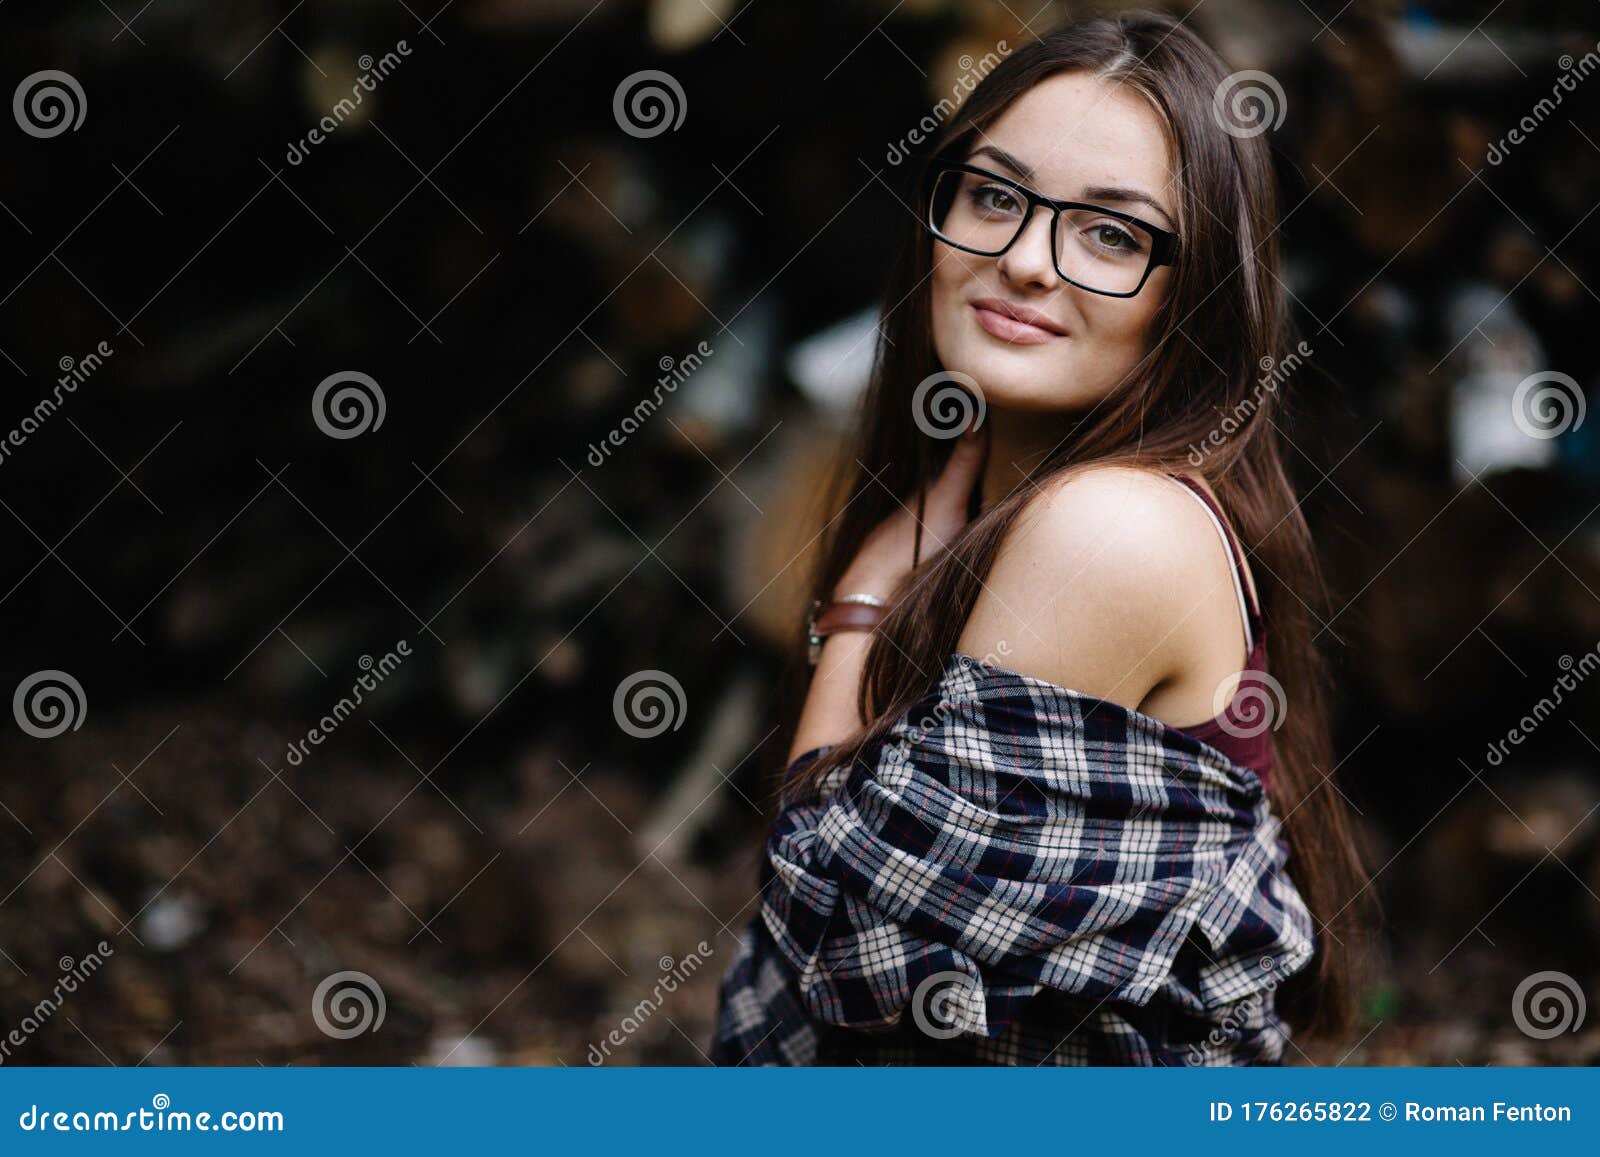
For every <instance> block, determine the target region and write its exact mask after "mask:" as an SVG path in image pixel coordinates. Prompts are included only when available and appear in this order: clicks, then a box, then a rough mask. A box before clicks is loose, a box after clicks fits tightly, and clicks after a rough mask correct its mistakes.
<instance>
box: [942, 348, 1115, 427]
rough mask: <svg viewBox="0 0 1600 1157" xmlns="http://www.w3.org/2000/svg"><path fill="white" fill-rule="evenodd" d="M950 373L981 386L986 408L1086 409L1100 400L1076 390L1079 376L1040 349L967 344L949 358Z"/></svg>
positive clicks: (946, 365)
mask: <svg viewBox="0 0 1600 1157" xmlns="http://www.w3.org/2000/svg"><path fill="white" fill-rule="evenodd" d="M939 361H940V364H941V365H943V366H944V368H945V369H946V370H950V371H953V372H957V373H963V374H967V375H968V376H970V377H971V378H972V379H973V380H974V381H976V382H977V383H978V388H979V389H980V390H982V391H983V401H984V405H985V406H989V407H999V408H1001V409H1006V410H1021V411H1029V412H1049V413H1054V412H1059V411H1065V410H1076V409H1083V408H1086V407H1088V406H1092V405H1094V403H1095V402H1096V401H1097V400H1098V398H1097V396H1095V395H1094V394H1093V393H1092V392H1086V391H1084V390H1082V389H1081V388H1074V387H1073V386H1072V385H1070V384H1069V383H1071V382H1073V381H1074V379H1075V378H1077V377H1079V375H1078V374H1076V373H1074V372H1073V369H1072V367H1071V365H1070V364H1067V363H1066V362H1065V361H1064V360H1063V359H1061V358H1048V357H1041V356H1040V355H1039V350H1038V347H1037V346H1018V347H1017V348H1016V350H1014V351H1013V350H994V349H985V350H974V349H972V348H970V347H968V346H967V345H966V344H965V343H961V344H960V345H959V347H958V348H957V349H954V350H952V351H951V352H950V355H949V356H946V355H945V353H944V351H942V350H941V351H939Z"/></svg>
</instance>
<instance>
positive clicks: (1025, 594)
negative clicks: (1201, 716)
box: [957, 466, 1218, 708]
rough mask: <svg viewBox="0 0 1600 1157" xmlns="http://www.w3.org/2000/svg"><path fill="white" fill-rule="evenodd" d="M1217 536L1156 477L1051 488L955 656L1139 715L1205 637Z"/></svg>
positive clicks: (1028, 513) (1022, 528)
mask: <svg viewBox="0 0 1600 1157" xmlns="http://www.w3.org/2000/svg"><path fill="white" fill-rule="evenodd" d="M1208 535H1209V536H1210V537H1209V538H1208V537H1207V536H1208ZM1215 539H1216V531H1215V529H1214V527H1213V526H1212V525H1211V524H1210V522H1209V521H1208V520H1207V519H1206V517H1205V514H1204V512H1203V511H1201V510H1198V509H1196V503H1195V502H1194V500H1193V499H1192V498H1190V497H1188V495H1186V494H1185V493H1183V492H1182V490H1181V489H1180V487H1179V485H1178V484H1176V483H1174V482H1172V481H1170V480H1167V479H1164V478H1160V477H1157V476H1155V475H1153V474H1151V473H1150V472H1148V471H1144V470H1138V469H1134V468H1131V467H1115V466H1100V467H1091V468H1088V469H1086V470H1083V471H1081V472H1079V473H1077V474H1075V475H1073V476H1071V477H1070V478H1068V479H1066V480H1065V481H1059V482H1054V483H1052V484H1051V485H1049V486H1047V487H1045V488H1043V489H1042V490H1041V491H1040V493H1039V494H1038V495H1037V496H1036V497H1035V499H1034V500H1033V501H1032V502H1030V503H1029V505H1028V507H1027V508H1026V509H1025V510H1024V511H1023V512H1022V514H1021V515H1020V516H1019V517H1018V519H1017V521H1016V523H1015V524H1014V525H1013V526H1012V528H1011V530H1010V531H1009V532H1008V533H1007V535H1006V538H1005V541H1004V542H1003V543H1002V544H1001V546H1000V550H999V552H998V554H997V556H996V558H995V562H994V564H993V566H992V567H991V568H990V571H989V574H988V575H987V576H986V577H985V579H984V585H983V587H982V589H981V590H980V592H979V595H978V598H977V602H976V603H975V605H974V607H973V611H972V614H971V616H970V617H969V618H968V620H967V623H966V626H965V628H964V629H963V631H962V634H961V638H960V642H959V643H958V646H957V649H958V650H959V651H961V652H962V653H964V654H968V655H1003V656H1004V658H1003V659H1000V660H999V665H1000V666H1003V667H1006V668H1009V669H1011V670H1014V671H1018V672H1020V673H1022V674H1024V675H1032V676H1034V677H1036V678H1040V679H1045V680H1047V681H1049V682H1052V683H1057V684H1060V685H1062V686H1064V687H1068V688H1071V689H1072V690H1075V691H1079V692H1082V693H1083V694H1085V695H1090V696H1093V697H1095V698H1097V699H1107V700H1111V701H1113V702H1116V703H1121V704H1123V705H1125V706H1128V707H1134V708H1136V707H1137V706H1138V705H1139V704H1140V703H1141V702H1142V701H1143V700H1144V699H1145V697H1146V696H1147V695H1148V694H1149V693H1150V692H1151V691H1152V690H1153V689H1154V688H1155V687H1157V686H1158V685H1160V684H1162V683H1164V682H1166V681H1168V680H1170V679H1174V678H1176V677H1178V676H1179V675H1180V674H1181V672H1183V671H1184V670H1185V669H1186V667H1187V666H1188V664H1189V663H1190V662H1191V660H1192V657H1193V656H1194V654H1195V651H1196V648H1197V646H1199V645H1201V640H1202V639H1203V638H1204V637H1205V622H1204V619H1205V616H1204V615H1202V614H1196V611H1197V610H1200V609H1201V607H1200V605H1199V603H1198V602H1197V598H1196V594H1197V591H1196V587H1197V583H1196V578H1197V575H1199V576H1201V583H1202V584H1206V583H1209V581H1210V580H1209V570H1210V566H1209V565H1208V564H1214V562H1215V560H1214V558H1213V557H1212V556H1213V555H1215V554H1217V553H1218V552H1217V545H1218V544H1217V542H1216V541H1215Z"/></svg>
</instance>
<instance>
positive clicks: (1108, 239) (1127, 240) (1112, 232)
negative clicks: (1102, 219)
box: [1089, 225, 1139, 252]
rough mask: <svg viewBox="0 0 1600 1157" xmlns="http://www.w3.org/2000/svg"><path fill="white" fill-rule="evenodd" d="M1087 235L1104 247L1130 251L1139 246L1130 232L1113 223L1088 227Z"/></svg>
mask: <svg viewBox="0 0 1600 1157" xmlns="http://www.w3.org/2000/svg"><path fill="white" fill-rule="evenodd" d="M1089 235H1090V236H1091V237H1092V238H1093V239H1094V241H1095V242H1096V244H1098V245H1100V246H1101V247H1102V248H1104V249H1114V250H1120V251H1124V252H1132V251H1134V250H1136V249H1138V248H1139V243H1138V241H1136V240H1135V239H1134V238H1133V236H1132V235H1131V234H1129V233H1127V232H1126V231H1124V230H1122V229H1119V228H1117V227H1116V226H1115V225H1096V226H1094V227H1093V228H1092V229H1090V231H1089Z"/></svg>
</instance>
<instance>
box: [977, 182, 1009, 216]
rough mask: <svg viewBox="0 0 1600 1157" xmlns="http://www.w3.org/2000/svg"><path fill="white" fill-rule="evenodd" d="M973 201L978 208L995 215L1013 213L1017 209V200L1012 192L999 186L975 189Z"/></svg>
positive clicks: (983, 186) (985, 186)
mask: <svg viewBox="0 0 1600 1157" xmlns="http://www.w3.org/2000/svg"><path fill="white" fill-rule="evenodd" d="M972 199H973V200H974V201H976V202H977V205H978V208H980V209H985V210H988V211H989V212H993V213H1012V212H1015V211H1016V208H1017V199H1016V197H1015V196H1013V195H1012V193H1011V190H1009V189H1005V188H1002V187H1001V186H999V185H982V186H980V187H979V188H977V189H974V190H973V191H972Z"/></svg>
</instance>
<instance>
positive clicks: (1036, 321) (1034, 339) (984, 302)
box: [972, 297, 1066, 345]
mask: <svg viewBox="0 0 1600 1157" xmlns="http://www.w3.org/2000/svg"><path fill="white" fill-rule="evenodd" d="M972 308H973V309H974V311H976V313H977V317H978V324H979V325H981V326H982V327H983V328H984V330H985V331H987V332H988V333H990V334H992V335H993V336H995V337H997V338H999V339H1000V340H1001V341H1008V342H1014V343H1015V344H1017V345H1039V344H1041V343H1043V342H1047V341H1050V340H1052V339H1054V338H1058V337H1065V336H1066V331H1065V330H1064V329H1062V327H1061V326H1060V325H1058V324H1057V323H1056V322H1054V321H1051V320H1050V319H1049V318H1048V317H1046V316H1045V315H1044V314H1042V313H1039V312H1038V311H1037V310H1032V309H1027V308H1025V307H1022V306H1016V305H1012V304H1010V303H1009V302H1005V301H1001V300H1000V299H999V298H994V297H984V298H979V299H978V300H977V301H974V302H973V303H972Z"/></svg>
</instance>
